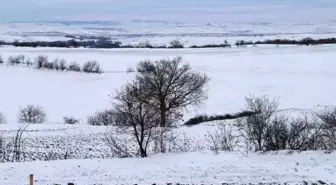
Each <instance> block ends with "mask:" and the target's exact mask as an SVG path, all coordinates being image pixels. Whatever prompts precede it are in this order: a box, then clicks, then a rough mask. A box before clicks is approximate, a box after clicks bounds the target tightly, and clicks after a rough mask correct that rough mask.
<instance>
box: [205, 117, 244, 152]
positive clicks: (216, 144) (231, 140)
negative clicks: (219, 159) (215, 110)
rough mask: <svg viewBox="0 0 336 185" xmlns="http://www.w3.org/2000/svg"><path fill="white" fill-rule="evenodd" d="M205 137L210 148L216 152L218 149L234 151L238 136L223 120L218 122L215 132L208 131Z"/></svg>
mask: <svg viewBox="0 0 336 185" xmlns="http://www.w3.org/2000/svg"><path fill="white" fill-rule="evenodd" d="M207 139H208V142H209V146H210V149H211V150H212V151H214V152H215V153H216V154H218V152H219V151H234V150H235V148H236V147H237V146H238V143H239V136H238V135H236V134H234V132H233V130H232V128H230V127H229V126H227V125H226V124H225V122H220V123H218V125H217V130H216V132H214V133H209V134H208V138H207Z"/></svg>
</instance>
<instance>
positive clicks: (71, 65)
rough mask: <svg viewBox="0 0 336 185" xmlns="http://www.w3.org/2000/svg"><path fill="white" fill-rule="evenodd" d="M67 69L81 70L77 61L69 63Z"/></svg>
mask: <svg viewBox="0 0 336 185" xmlns="http://www.w3.org/2000/svg"><path fill="white" fill-rule="evenodd" d="M69 71H76V72H80V71H81V67H80V66H79V64H78V63H77V62H72V63H71V64H70V65H69Z"/></svg>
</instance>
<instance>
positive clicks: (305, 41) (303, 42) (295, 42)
mask: <svg viewBox="0 0 336 185" xmlns="http://www.w3.org/2000/svg"><path fill="white" fill-rule="evenodd" d="M259 44H276V45H305V46H309V45H321V44H336V38H334V37H333V38H326V39H312V38H304V39H301V40H289V39H274V40H265V41H256V42H252V41H244V40H240V41H237V42H236V43H235V45H236V46H237V47H240V46H246V45H259Z"/></svg>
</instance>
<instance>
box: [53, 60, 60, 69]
mask: <svg viewBox="0 0 336 185" xmlns="http://www.w3.org/2000/svg"><path fill="white" fill-rule="evenodd" d="M53 65H54V69H55V70H56V71H58V70H60V64H59V59H58V58H55V59H54V61H53Z"/></svg>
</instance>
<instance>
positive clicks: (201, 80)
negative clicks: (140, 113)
mask: <svg viewBox="0 0 336 185" xmlns="http://www.w3.org/2000/svg"><path fill="white" fill-rule="evenodd" d="M137 70H138V72H139V74H138V75H137V77H136V80H137V81H139V83H140V84H141V85H142V86H143V88H144V89H145V90H144V93H145V94H146V95H145V96H146V97H147V98H146V99H144V102H145V103H146V104H148V105H150V106H152V107H154V108H156V109H157V110H158V112H159V115H160V121H159V123H160V124H159V126H160V127H169V126H171V124H172V123H173V122H174V120H176V119H181V117H182V111H183V110H184V109H186V108H187V107H188V106H200V105H202V103H203V101H204V100H206V99H207V96H206V88H205V86H206V84H207V83H208V82H209V78H208V77H207V76H206V75H205V74H201V73H196V72H193V71H192V70H191V67H190V65H188V64H182V58H181V57H177V58H174V59H172V60H170V59H162V60H159V61H155V62H151V61H149V60H147V61H144V62H141V63H140V64H139V65H138V68H137ZM161 144H162V146H163V143H161ZM162 152H164V148H162Z"/></svg>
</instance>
